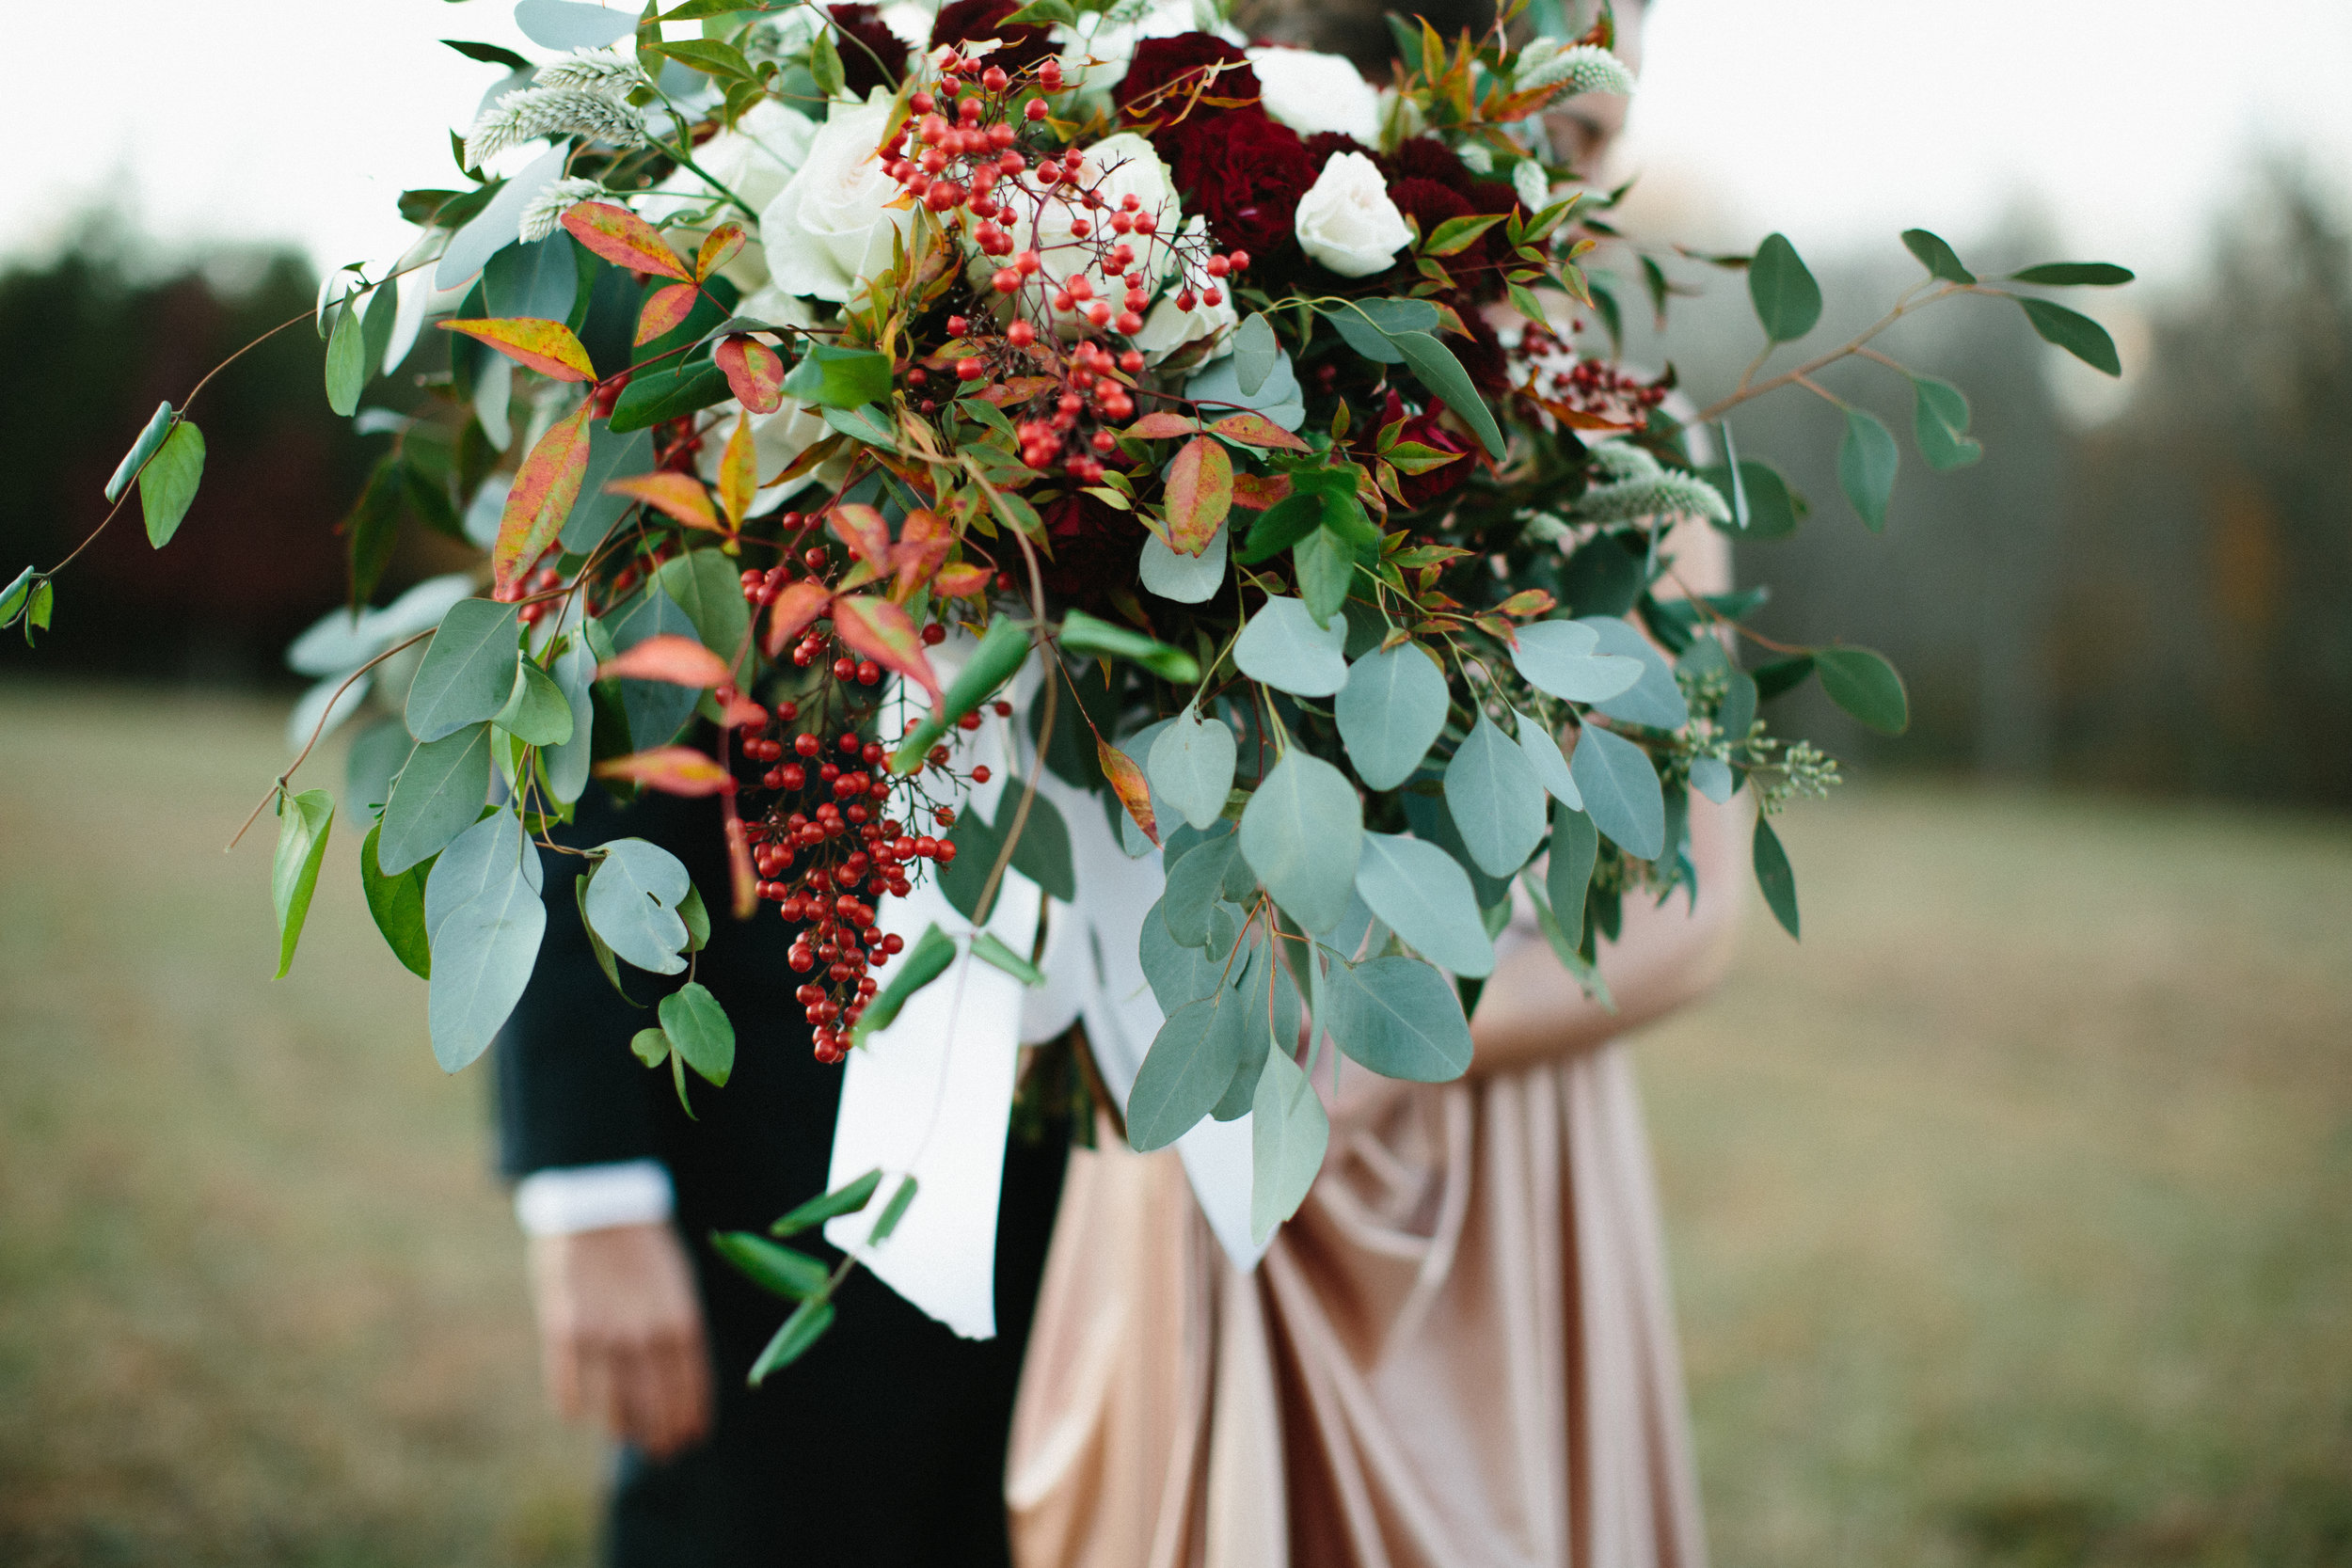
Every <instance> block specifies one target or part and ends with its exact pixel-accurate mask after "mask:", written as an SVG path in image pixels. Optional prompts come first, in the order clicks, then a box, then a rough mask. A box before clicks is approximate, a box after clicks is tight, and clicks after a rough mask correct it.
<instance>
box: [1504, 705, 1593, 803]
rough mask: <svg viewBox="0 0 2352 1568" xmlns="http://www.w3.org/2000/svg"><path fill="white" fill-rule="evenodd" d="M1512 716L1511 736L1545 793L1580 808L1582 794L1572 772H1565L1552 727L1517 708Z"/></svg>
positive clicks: (1565, 766) (1558, 741)
mask: <svg viewBox="0 0 2352 1568" xmlns="http://www.w3.org/2000/svg"><path fill="white" fill-rule="evenodd" d="M1511 719H1512V729H1513V738H1514V739H1516V740H1517V741H1518V748H1519V750H1520V751H1522V752H1526V753H1527V760H1528V764H1529V766H1531V767H1533V768H1534V769H1535V777H1536V779H1537V780H1538V781H1539V782H1541V783H1542V784H1543V786H1544V793H1545V794H1547V795H1549V796H1550V797H1551V798H1552V799H1553V800H1558V801H1559V802H1560V803H1561V804H1563V805H1565V806H1571V807H1574V808H1575V809H1576V810H1578V811H1581V810H1583V809H1584V797H1583V796H1582V795H1581V794H1580V793H1579V792H1578V790H1577V787H1576V778H1575V775H1573V774H1571V773H1570V772H1569V771H1568V759H1567V755H1566V753H1565V752H1562V751H1561V750H1560V737H1559V736H1557V735H1555V734H1553V733H1552V730H1551V726H1550V725H1549V724H1546V723H1545V722H1544V721H1542V720H1540V719H1538V718H1536V717H1535V716H1534V714H1532V713H1522V712H1520V711H1519V710H1518V708H1513V709H1512V710H1511Z"/></svg>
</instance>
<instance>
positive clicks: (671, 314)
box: [635, 283, 702, 348]
mask: <svg viewBox="0 0 2352 1568" xmlns="http://www.w3.org/2000/svg"><path fill="white" fill-rule="evenodd" d="M701 297H702V294H701V292H700V291H699V290H697V289H696V288H695V287H694V285H692V284H691V283H673V284H671V285H670V286H669V287H668V288H666V289H660V290H657V291H656V292H655V293H654V296H653V297H652V298H651V299H649V300H647V301H645V308H644V309H643V310H640V311H638V312H637V342H636V345H635V346H637V347H639V348H643V347H644V346H645V345H646V344H647V343H650V342H652V341H654V340H655V339H656V338H659V337H660V336H661V335H662V334H663V333H664V332H669V331H673V330H675V328H676V326H677V324H678V323H680V322H682V321H684V320H685V319H686V318H687V317H688V316H689V315H691V314H692V313H693V309H694V301H695V300H697V299H699V298H701Z"/></svg>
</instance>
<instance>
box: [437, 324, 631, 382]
mask: <svg viewBox="0 0 2352 1568" xmlns="http://www.w3.org/2000/svg"><path fill="white" fill-rule="evenodd" d="M441 326H442V329H443V330H444V331H449V332H463V333H464V334H465V335H466V336H467V337H469V338H479V339H481V340H482V341H484V342H485V343H487V344H489V345H490V346H491V347H492V348H494V349H496V350H498V351H499V352H500V353H501V354H503V355H505V356H507V357H508V358H509V359H512V360H514V361H515V363H516V364H517V365H520V366H522V367H524V368H525V369H526V370H533V371H537V372H539V373H540V374H541V375H551V376H553V377H555V379H556V380H558V381H594V380H596V366H595V365H593V364H591V363H589V360H588V351H587V350H586V349H585V348H582V347H581V346H580V340H579V339H578V338H575V337H573V336H572V329H571V328H570V327H568V326H565V325H564V324H563V323H562V322H551V321H541V320H539V319H538V318H537V317H535V316H512V317H502V318H498V319H493V320H484V321H463V322H443V323H442V324H441Z"/></svg>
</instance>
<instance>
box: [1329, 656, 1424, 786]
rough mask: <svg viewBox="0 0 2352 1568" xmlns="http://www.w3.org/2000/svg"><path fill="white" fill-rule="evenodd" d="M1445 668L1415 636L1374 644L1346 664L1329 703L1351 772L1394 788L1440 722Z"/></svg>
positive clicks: (1417, 763) (1367, 782)
mask: <svg viewBox="0 0 2352 1568" xmlns="http://www.w3.org/2000/svg"><path fill="white" fill-rule="evenodd" d="M1450 700H1451V699H1450V698H1449V697H1448V695H1447V691H1446V681H1445V673H1444V672H1443V671H1441V670H1439V669H1438V661H1437V660H1436V659H1434V658H1432V657H1430V655H1429V651H1428V650H1427V649H1426V648H1424V647H1422V645H1421V644H1420V643H1418V642H1400V643H1398V644H1397V645H1396V646H1395V647H1393V648H1390V649H1387V650H1385V651H1382V650H1379V649H1375V650H1374V651H1373V652H1371V653H1368V654H1366V655H1364V656H1363V657H1361V658H1359V659H1358V660H1357V661H1356V662H1355V663H1353V664H1351V665H1349V666H1348V669H1347V684H1346V685H1345V686H1343V687H1342V688H1341V689H1340V692H1339V696H1338V698H1337V699H1336V700H1335V701H1334V702H1333V703H1332V705H1331V715H1332V717H1333V718H1334V719H1335V720H1336V721H1338V723H1339V726H1340V739H1341V740H1342V741H1343V742H1344V743H1345V744H1346V746H1347V759H1348V761H1349V762H1351V763H1352V764H1354V765H1355V768H1356V776H1357V777H1358V778H1359V779H1361V780H1363V781H1364V784H1365V786H1366V787H1367V788H1370V789H1394V788H1395V787H1396V786H1397V785H1399V784H1403V783H1404V782H1405V781H1406V779H1409V778H1411V777H1412V776H1413V770H1414V769H1415V768H1419V767H1420V766H1421V764H1422V758H1424V757H1426V756H1427V755H1428V754H1429V748H1430V747H1431V746H1433V745H1435V744H1436V743H1437V739H1438V735H1439V733H1440V732H1442V731H1443V730H1444V728H1445V716H1446V708H1447V705H1448V703H1449V702H1450Z"/></svg>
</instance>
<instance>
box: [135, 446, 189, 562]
mask: <svg viewBox="0 0 2352 1568" xmlns="http://www.w3.org/2000/svg"><path fill="white" fill-rule="evenodd" d="M203 479H204V433H203V432H202V431H200V430H199V429H197V428H196V426H195V425H194V424H193V423H191V422H190V421H189V420H185V419H182V420H180V421H179V422H178V423H176V424H174V425H173V426H172V427H171V429H170V431H169V432H168V433H167V435H166V436H164V439H163V444H162V445H161V446H159V447H158V448H156V449H155V455H154V456H152V457H151V458H149V459H148V460H147V467H145V468H143V469H142V470H140V473H139V511H140V513H141V515H143V516H144V517H145V518H146V521H147V542H148V543H149V544H150V545H152V546H154V547H155V548H157V549H159V550H160V549H162V548H163V547H164V546H166V545H168V544H170V543H171V536H172V535H173V534H175V533H177V532H179V531H180V524H181V522H182V520H183V519H184V518H185V517H186V516H187V515H188V508H189V507H191V506H193V505H195V504H196V491H197V486H198V485H199V484H200V483H202V482H203Z"/></svg>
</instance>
